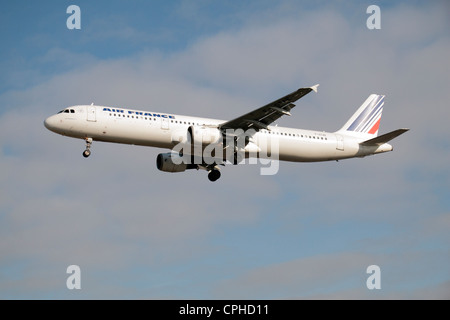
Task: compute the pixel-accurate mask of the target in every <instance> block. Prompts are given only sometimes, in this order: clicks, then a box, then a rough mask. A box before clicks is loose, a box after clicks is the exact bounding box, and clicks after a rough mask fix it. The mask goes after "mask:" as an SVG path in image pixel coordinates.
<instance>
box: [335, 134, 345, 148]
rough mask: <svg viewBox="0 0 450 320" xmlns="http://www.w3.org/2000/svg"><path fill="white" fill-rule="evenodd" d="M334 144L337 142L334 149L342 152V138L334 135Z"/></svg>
mask: <svg viewBox="0 0 450 320" xmlns="http://www.w3.org/2000/svg"><path fill="white" fill-rule="evenodd" d="M336 142H337V144H336V149H337V150H341V151H344V137H343V136H341V135H339V134H337V135H336Z"/></svg>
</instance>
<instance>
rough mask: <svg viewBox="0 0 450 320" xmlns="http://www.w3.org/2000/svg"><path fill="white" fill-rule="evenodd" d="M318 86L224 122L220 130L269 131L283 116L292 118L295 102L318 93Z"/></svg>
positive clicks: (300, 90)
mask: <svg viewBox="0 0 450 320" xmlns="http://www.w3.org/2000/svg"><path fill="white" fill-rule="evenodd" d="M318 86H319V85H318V84H316V85H315V86H312V87H310V88H300V89H298V90H297V91H294V92H292V93H290V94H288V95H287V96H284V97H283V98H280V99H278V100H276V101H274V102H271V103H269V104H267V105H265V106H264V107H261V108H259V109H256V110H254V111H252V112H249V113H247V114H244V115H243V116H240V117H238V118H236V119H233V120H230V121H227V122H224V123H222V124H221V125H220V126H219V128H220V129H222V131H225V130H226V129H234V130H237V129H242V130H244V131H246V130H248V129H250V128H253V129H254V130H255V131H259V130H260V129H268V128H267V126H268V125H270V124H271V123H273V122H274V121H276V120H278V119H279V118H281V117H282V116H284V115H288V116H290V115H291V113H290V111H291V109H292V108H293V107H295V104H293V102H295V101H297V100H298V99H300V98H301V97H303V96H305V95H307V94H308V93H310V92H311V91H314V92H317V87H318Z"/></svg>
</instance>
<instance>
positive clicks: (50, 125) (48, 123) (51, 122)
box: [44, 116, 56, 131]
mask: <svg viewBox="0 0 450 320" xmlns="http://www.w3.org/2000/svg"><path fill="white" fill-rule="evenodd" d="M44 126H45V127H46V128H47V129H48V130H50V131H54V129H55V126H56V119H55V116H50V117H48V118H47V119H45V120H44Z"/></svg>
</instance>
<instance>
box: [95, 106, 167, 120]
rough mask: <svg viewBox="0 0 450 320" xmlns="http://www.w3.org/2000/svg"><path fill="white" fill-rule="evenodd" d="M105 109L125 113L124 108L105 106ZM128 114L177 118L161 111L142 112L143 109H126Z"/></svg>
mask: <svg viewBox="0 0 450 320" xmlns="http://www.w3.org/2000/svg"><path fill="white" fill-rule="evenodd" d="M103 111H107V112H117V113H125V110H122V109H113V108H106V107H105V108H103ZM126 111H127V112H128V114H135V115H138V116H148V117H158V118H166V119H175V116H172V115H168V114H160V113H150V112H142V111H134V110H126Z"/></svg>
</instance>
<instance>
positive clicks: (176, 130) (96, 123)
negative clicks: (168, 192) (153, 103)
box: [44, 105, 392, 162]
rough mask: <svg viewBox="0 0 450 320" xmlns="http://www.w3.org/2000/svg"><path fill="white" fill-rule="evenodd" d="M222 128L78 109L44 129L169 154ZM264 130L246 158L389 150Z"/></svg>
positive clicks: (321, 135) (353, 140) (337, 136)
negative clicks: (198, 132)
mask: <svg viewBox="0 0 450 320" xmlns="http://www.w3.org/2000/svg"><path fill="white" fill-rule="evenodd" d="M224 122H225V121H224V120H217V119H208V118H198V117H189V116H180V115H172V114H166V113H156V112H148V111H139V110H134V109H124V108H115V107H105V106H95V105H79V106H73V107H69V108H66V109H65V110H63V111H61V112H60V113H58V114H55V115H53V116H50V117H49V118H47V119H46V120H45V122H44V124H45V126H46V127H47V128H48V129H49V130H51V131H53V132H56V133H59V134H61V135H64V136H69V137H73V138H80V139H88V138H90V139H92V140H93V141H104V142H113V143H123V144H132V145H141V146H149V147H157V148H165V149H173V148H174V146H175V145H176V144H177V143H179V141H178V140H177V137H178V136H181V135H182V134H183V133H185V132H187V130H188V128H189V127H191V126H192V127H194V128H195V127H199V128H200V127H201V128H217V127H218V126H219V125H220V124H222V123H224ZM267 128H268V130H266V129H262V130H260V131H258V132H257V133H256V134H254V135H253V137H252V138H251V140H250V143H249V144H248V145H247V146H246V148H247V149H246V151H247V154H246V156H248V152H249V151H251V150H257V151H258V153H257V156H258V157H265V155H269V157H271V155H270V154H271V152H275V150H271V148H270V146H271V145H272V146H274V145H276V147H277V150H278V159H279V160H283V161H294V162H315V161H328V160H339V159H345V158H352V157H364V156H366V155H371V154H374V153H380V152H385V151H391V150H392V147H391V146H390V145H389V144H383V145H381V146H362V145H360V144H359V142H361V139H359V138H358V137H354V136H351V135H345V134H343V133H341V132H336V133H328V132H320V131H311V130H302V129H294V128H285V127H278V126H268V127H267ZM267 141H272V143H267ZM274 142H275V144H274Z"/></svg>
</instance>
